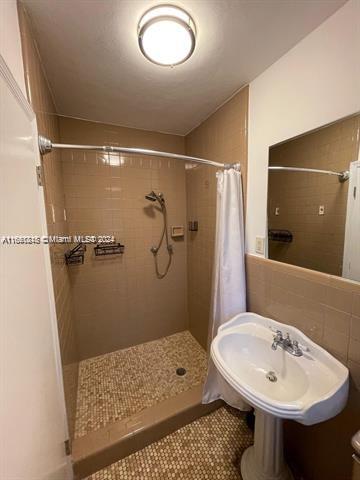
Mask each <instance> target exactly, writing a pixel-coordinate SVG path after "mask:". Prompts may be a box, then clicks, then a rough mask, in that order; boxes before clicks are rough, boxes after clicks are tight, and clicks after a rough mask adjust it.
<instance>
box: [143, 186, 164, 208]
mask: <svg viewBox="0 0 360 480" xmlns="http://www.w3.org/2000/svg"><path fill="white" fill-rule="evenodd" d="M145 198H146V200H150V202H156V201H158V202H159V203H160V205H163V204H164V203H165V199H164V196H163V194H162V193H159V194H156V193H155V192H154V190H152V191H151V192H150V193H148V194H147V195H145Z"/></svg>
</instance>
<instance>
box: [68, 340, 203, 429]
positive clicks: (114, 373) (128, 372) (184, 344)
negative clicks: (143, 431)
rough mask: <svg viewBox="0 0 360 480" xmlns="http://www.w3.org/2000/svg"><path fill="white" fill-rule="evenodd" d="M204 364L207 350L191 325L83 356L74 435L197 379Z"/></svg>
mask: <svg viewBox="0 0 360 480" xmlns="http://www.w3.org/2000/svg"><path fill="white" fill-rule="evenodd" d="M179 367H182V368H185V369H186V374H185V375H184V376H178V375H177V374H176V369H177V368H179ZM206 369H207V361H206V353H205V350H204V349H203V348H202V347H201V346H200V345H199V344H198V342H197V341H196V340H195V339H194V337H193V336H192V335H191V333H190V332H189V331H184V332H180V333H176V334H174V335H171V336H168V337H164V338H161V339H159V340H154V341H152V342H148V343H143V344H140V345H135V346H133V347H130V348H126V349H123V350H118V351H116V352H112V353H107V354H105V355H101V356H98V357H95V358H89V359H87V360H83V361H82V362H80V372H79V394H78V401H77V415H76V431H75V438H79V437H82V436H84V435H86V434H88V433H90V432H94V431H97V430H99V429H101V428H104V427H106V426H109V425H110V424H112V423H114V422H117V421H119V420H125V419H126V418H128V417H130V416H131V415H134V414H137V413H139V412H141V411H143V410H144V409H146V408H148V407H151V406H153V405H156V404H158V403H160V402H163V401H164V400H167V399H168V398H171V397H174V396H176V395H178V394H180V393H182V392H186V391H188V390H189V389H191V388H193V387H196V386H197V385H201V384H202V383H203V381H204V379H205V375H206Z"/></svg>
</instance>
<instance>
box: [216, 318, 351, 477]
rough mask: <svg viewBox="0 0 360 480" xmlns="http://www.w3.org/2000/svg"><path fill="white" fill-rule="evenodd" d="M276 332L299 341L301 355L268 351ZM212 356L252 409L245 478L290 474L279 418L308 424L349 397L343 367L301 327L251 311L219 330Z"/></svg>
mask: <svg viewBox="0 0 360 480" xmlns="http://www.w3.org/2000/svg"><path fill="white" fill-rule="evenodd" d="M276 330H281V331H282V332H283V334H284V336H285V335H286V334H287V333H289V335H290V338H291V339H292V340H296V341H298V342H299V346H300V348H301V349H302V351H303V355H301V356H293V355H291V354H290V353H289V352H287V351H285V350H284V349H283V348H281V347H280V346H278V347H277V349H276V350H273V349H272V348H271V346H272V343H273V338H274V335H275V334H274V332H276ZM211 357H212V359H213V361H214V363H215V366H216V368H217V369H218V371H219V373H220V374H221V375H222V377H223V378H224V379H225V380H226V381H227V382H228V383H229V384H230V385H231V386H232V387H233V388H234V389H235V390H236V391H237V392H238V393H239V394H240V395H241V396H242V397H243V398H244V399H245V400H246V401H247V402H248V403H249V404H250V405H252V406H253V407H254V408H255V414H256V426H255V448H254V447H250V449H248V450H247V451H246V452H245V453H244V455H243V459H242V464H241V471H242V476H243V478H244V480H248V479H267V478H269V479H270V478H271V479H290V478H292V475H291V473H290V471H289V469H288V468H287V467H286V465H285V464H284V462H283V460H282V433H281V432H282V430H281V420H280V419H282V418H288V419H293V420H296V421H298V422H300V423H303V424H305V425H312V424H314V423H319V422H322V421H324V420H327V419H329V418H331V417H334V416H335V415H337V414H338V413H339V412H340V411H341V410H342V409H343V408H344V406H345V404H346V401H347V397H348V370H347V368H346V367H345V366H344V365H343V364H342V363H340V362H339V361H338V360H336V359H335V358H334V357H333V356H332V355H330V354H329V353H328V352H327V351H326V350H324V349H323V348H321V347H320V346H319V345H317V344H316V343H314V342H313V341H311V340H310V339H309V338H308V337H306V336H305V335H304V334H303V333H302V332H301V331H300V330H298V329H296V328H294V327H291V326H289V325H285V324H282V323H279V322H276V321H275V320H271V319H269V318H265V317H262V316H260V315H256V314H254V313H242V314H239V315H236V316H235V317H234V318H233V319H231V320H230V321H228V322H227V323H226V324H224V325H222V326H221V327H220V328H219V330H218V334H217V336H216V337H215V338H214V340H213V342H212V344H211ZM279 422H280V423H279ZM257 437H258V438H257ZM263 437H264V438H267V440H268V443H269V445H265V444H264V438H263ZM270 439H271V441H270ZM260 443H261V445H259V447H258V448H257V444H260ZM270 443H271V444H272V446H270ZM269 450H271V452H270V451H269ZM266 456H268V459H267V460H266V458H265V457H266ZM264 462H265V463H264ZM269 462H270V464H271V465H270V464H269ZM274 469H275V470H274ZM266 472H268V473H266Z"/></svg>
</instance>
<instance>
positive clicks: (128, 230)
mask: <svg viewBox="0 0 360 480" xmlns="http://www.w3.org/2000/svg"><path fill="white" fill-rule="evenodd" d="M60 136H61V141H62V142H64V143H77V144H106V145H121V146H129V147H139V148H141V147H142V148H149V149H154V150H163V151H169V152H177V153H183V152H184V138H183V137H179V136H175V135H165V134H160V133H155V132H147V131H141V130H135V129H129V128H124V127H117V126H112V125H103V124H100V123H94V122H85V121H81V120H74V119H69V118H61V119H60ZM62 163H63V177H64V185H65V197H66V212H67V219H68V223H69V233H70V234H71V235H75V234H79V235H87V234H89V235H90V234H94V235H114V236H115V237H116V239H117V240H118V241H121V243H123V244H124V245H125V253H124V254H123V255H122V256H120V255H119V256H109V257H95V256H94V250H93V247H92V246H88V249H87V252H86V257H85V264H84V265H80V266H72V267H71V268H70V275H71V284H72V289H73V296H74V305H75V312H76V328H77V336H78V340H79V350H80V357H81V358H82V359H84V358H89V357H93V356H96V355H100V354H103V353H106V352H111V351H114V350H117V349H120V348H124V347H128V346H131V345H135V344H138V343H142V342H146V341H150V340H153V339H156V338H159V337H163V336H165V335H170V334H172V333H175V332H179V331H181V330H184V329H186V328H188V312H187V272H186V236H185V237H184V238H180V239H178V240H175V239H171V243H172V244H173V246H174V255H173V261H172V264H171V267H170V270H169V273H168V275H167V276H166V277H165V278H164V279H161V280H160V279H158V278H157V277H156V275H155V268H154V259H153V255H152V253H151V252H150V247H151V246H152V245H155V244H157V242H158V239H159V236H160V234H161V230H162V215H161V213H160V212H159V210H158V208H157V207H156V205H155V204H154V203H152V202H149V201H148V200H145V198H144V196H145V194H147V193H149V192H150V191H151V190H155V191H156V192H159V191H161V192H163V193H164V195H165V199H166V205H167V210H168V222H169V228H170V227H171V225H183V226H185V224H186V193H185V165H184V164H183V163H181V162H179V161H176V160H170V159H160V158H156V157H141V156H134V155H133V156H126V155H113V154H112V155H110V156H109V155H107V154H106V155H104V154H96V153H91V152H83V151H68V152H63V153H62ZM160 260H161V261H160V264H161V266H162V267H163V266H164V264H165V262H166V257H165V256H164V253H162V255H161V257H160Z"/></svg>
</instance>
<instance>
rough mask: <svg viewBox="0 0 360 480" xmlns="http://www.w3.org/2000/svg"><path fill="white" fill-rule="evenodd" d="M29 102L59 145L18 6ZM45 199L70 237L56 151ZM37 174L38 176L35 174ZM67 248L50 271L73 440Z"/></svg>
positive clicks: (55, 249)
mask: <svg viewBox="0 0 360 480" xmlns="http://www.w3.org/2000/svg"><path fill="white" fill-rule="evenodd" d="M18 10H19V22H20V32H21V42H22V52H23V59H24V71H25V82H26V89H27V96H28V100H29V102H30V103H31V106H32V108H33V110H34V112H35V113H36V119H37V126H38V131H39V133H40V134H43V135H45V136H47V137H48V138H51V139H52V140H53V141H59V139H60V137H59V124H58V119H57V116H56V108H55V105H54V102H53V99H52V93H51V91H50V88H49V85H48V82H47V79H46V76H45V73H44V69H43V66H42V64H41V59H40V57H39V54H38V50H37V47H36V45H35V42H34V40H33V35H32V30H31V24H30V19H29V17H28V15H27V14H26V11H25V10H24V7H23V6H22V4H19V6H18ZM42 165H43V173H44V195H45V207H46V216H47V226H48V233H49V235H67V233H68V228H67V227H68V226H67V221H66V216H65V197H64V187H63V177H62V166H61V156H60V153H59V152H58V151H56V150H55V151H53V152H51V153H50V154H48V155H47V156H46V157H44V158H43V161H42ZM34 174H35V172H34ZM65 250H66V247H64V246H62V245H54V244H52V245H50V255H51V269H52V277H53V284H54V293H55V306H56V315H57V323H58V331H59V340H60V352H61V362H62V367H63V381H64V390H65V400H66V409H67V418H68V426H69V433H70V436H71V437H73V433H74V425H75V412H76V392H77V381H78V351H77V340H76V334H75V326H74V314H73V305H72V295H71V286H70V278H69V272H68V269H67V266H66V265H65V262H64V252H65Z"/></svg>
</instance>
